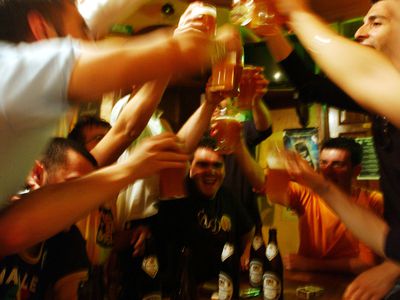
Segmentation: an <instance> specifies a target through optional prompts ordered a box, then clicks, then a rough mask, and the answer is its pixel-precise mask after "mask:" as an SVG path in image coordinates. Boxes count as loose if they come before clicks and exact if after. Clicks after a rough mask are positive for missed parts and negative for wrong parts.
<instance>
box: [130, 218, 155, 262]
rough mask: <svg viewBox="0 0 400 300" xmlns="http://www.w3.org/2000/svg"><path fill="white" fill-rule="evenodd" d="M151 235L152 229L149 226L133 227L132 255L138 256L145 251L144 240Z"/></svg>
mask: <svg viewBox="0 0 400 300" xmlns="http://www.w3.org/2000/svg"><path fill="white" fill-rule="evenodd" d="M150 236H151V233H150V229H149V227H147V226H144V225H140V226H138V227H136V228H134V229H133V233H132V237H131V245H133V252H132V256H138V255H142V254H143V253H144V246H145V243H144V241H145V240H146V239H147V238H149V237H150Z"/></svg>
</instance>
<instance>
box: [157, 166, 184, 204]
mask: <svg viewBox="0 0 400 300" xmlns="http://www.w3.org/2000/svg"><path fill="white" fill-rule="evenodd" d="M185 176H186V169H163V170H161V171H160V200H171V199H179V198H184V197H186V195H187V192H186V187H185Z"/></svg>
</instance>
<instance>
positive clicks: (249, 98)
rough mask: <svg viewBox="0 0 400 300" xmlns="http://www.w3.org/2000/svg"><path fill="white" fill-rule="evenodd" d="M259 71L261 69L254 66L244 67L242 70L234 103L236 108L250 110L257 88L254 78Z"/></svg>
mask: <svg viewBox="0 0 400 300" xmlns="http://www.w3.org/2000/svg"><path fill="white" fill-rule="evenodd" d="M260 71H261V68H259V67H255V66H245V67H244V68H243V71H242V76H241V78H240V84H239V95H238V97H237V101H236V106H237V108H239V109H243V110H249V109H251V107H252V104H253V99H254V97H255V92H256V87H257V85H256V79H255V78H254V76H255V75H256V74H257V73H260Z"/></svg>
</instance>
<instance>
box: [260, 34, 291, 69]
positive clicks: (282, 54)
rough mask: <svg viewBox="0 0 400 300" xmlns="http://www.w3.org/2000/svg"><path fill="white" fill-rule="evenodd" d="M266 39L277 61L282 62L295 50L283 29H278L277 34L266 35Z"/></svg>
mask: <svg viewBox="0 0 400 300" xmlns="http://www.w3.org/2000/svg"><path fill="white" fill-rule="evenodd" d="M265 41H266V44H267V46H268V49H269V52H270V53H271V55H272V57H273V58H274V59H275V60H276V61H277V62H280V61H282V60H284V59H285V58H287V57H288V56H289V55H290V53H291V52H292V51H293V47H292V45H291V44H290V42H289V41H288V40H287V38H286V37H285V36H284V35H283V33H282V31H281V30H279V31H277V34H275V35H267V36H265Z"/></svg>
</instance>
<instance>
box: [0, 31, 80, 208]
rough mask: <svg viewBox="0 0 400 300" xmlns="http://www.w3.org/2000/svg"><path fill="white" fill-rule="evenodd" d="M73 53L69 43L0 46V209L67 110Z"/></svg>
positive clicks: (73, 45) (73, 43) (73, 44)
mask: <svg viewBox="0 0 400 300" xmlns="http://www.w3.org/2000/svg"><path fill="white" fill-rule="evenodd" d="M78 49H79V47H78V43H77V41H74V40H72V39H70V38H63V39H51V40H44V41H40V42H35V43H20V44H10V43H4V42H0V74H1V75H0V170H1V171H0V210H1V209H2V208H4V207H5V206H6V205H7V204H8V199H9V197H10V196H12V195H13V194H15V193H16V192H17V191H18V190H19V189H20V188H21V187H22V186H23V184H24V181H25V178H26V176H27V175H28V172H29V171H30V169H31V168H32V166H33V162H34V160H35V159H37V158H38V156H39V155H40V153H41V151H42V150H43V149H44V148H45V146H46V142H47V141H48V139H49V137H51V136H52V134H53V133H54V130H55V128H56V126H57V122H58V120H59V118H60V116H61V115H62V114H63V113H64V112H65V111H66V110H67V108H68V101H67V91H68V84H69V79H70V75H71V71H72V68H73V65H74V62H75V59H76V56H77V55H78V52H79V50H78Z"/></svg>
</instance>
